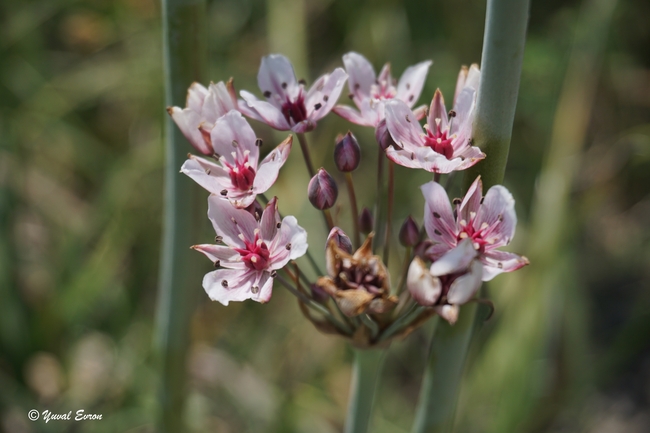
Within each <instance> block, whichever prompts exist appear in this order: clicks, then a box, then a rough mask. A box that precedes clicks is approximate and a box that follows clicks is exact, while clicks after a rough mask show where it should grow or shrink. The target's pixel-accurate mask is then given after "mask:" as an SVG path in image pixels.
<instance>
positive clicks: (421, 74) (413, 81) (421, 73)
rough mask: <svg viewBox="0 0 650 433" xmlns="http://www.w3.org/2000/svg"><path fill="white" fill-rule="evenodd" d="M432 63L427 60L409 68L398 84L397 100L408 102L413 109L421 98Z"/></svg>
mask: <svg viewBox="0 0 650 433" xmlns="http://www.w3.org/2000/svg"><path fill="white" fill-rule="evenodd" d="M431 63H433V62H432V61H431V60H427V61H424V62H420V63H418V64H417V65H413V66H409V67H408V68H406V70H405V71H404V73H403V74H402V77H401V78H400V79H399V83H398V84H397V98H399V99H401V100H402V101H404V102H406V104H407V105H408V106H409V107H413V105H415V103H416V102H417V100H418V98H419V97H420V93H421V92H422V87H423V86H424V81H425V80H426V78H427V73H428V72H429V67H430V66H431Z"/></svg>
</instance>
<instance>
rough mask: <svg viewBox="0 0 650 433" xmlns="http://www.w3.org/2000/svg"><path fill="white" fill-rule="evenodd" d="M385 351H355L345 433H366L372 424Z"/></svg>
mask: <svg viewBox="0 0 650 433" xmlns="http://www.w3.org/2000/svg"><path fill="white" fill-rule="evenodd" d="M385 354H386V352H385V351H384V350H377V349H371V350H361V349H354V364H353V367H352V385H351V386H350V401H349V402H348V418H347V419H346V420H345V429H344V432H345V433H366V432H367V431H368V426H369V424H370V415H371V413H372V405H373V402H374V399H375V391H376V389H377V381H378V379H379V374H380V372H381V368H382V365H383V363H384V356H385Z"/></svg>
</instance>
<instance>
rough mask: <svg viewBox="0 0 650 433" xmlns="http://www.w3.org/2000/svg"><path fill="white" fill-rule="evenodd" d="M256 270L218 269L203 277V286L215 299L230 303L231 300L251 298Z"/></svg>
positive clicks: (225, 303) (224, 303)
mask: <svg viewBox="0 0 650 433" xmlns="http://www.w3.org/2000/svg"><path fill="white" fill-rule="evenodd" d="M256 273H258V272H255V271H251V270H250V269H217V270H216V271H212V272H209V273H207V274H205V277H203V288H204V289H205V291H206V293H207V294H208V296H209V297H210V299H212V300H213V301H218V302H221V303H222V304H223V305H228V303H229V302H230V301H236V302H240V301H245V300H246V299H251V298H252V297H253V295H254V294H253V293H252V291H251V289H252V287H253V282H254V281H255V277H256V275H255V274H256Z"/></svg>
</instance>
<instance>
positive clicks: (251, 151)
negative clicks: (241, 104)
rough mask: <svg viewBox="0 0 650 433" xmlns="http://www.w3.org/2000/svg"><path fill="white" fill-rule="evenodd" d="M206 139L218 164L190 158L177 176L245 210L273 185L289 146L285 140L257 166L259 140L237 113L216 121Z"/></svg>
mask: <svg viewBox="0 0 650 433" xmlns="http://www.w3.org/2000/svg"><path fill="white" fill-rule="evenodd" d="M210 139H211V149H212V151H211V153H210V154H211V155H212V154H214V156H215V157H217V158H218V161H219V164H216V163H214V162H212V161H208V160H207V159H204V158H199V157H196V156H192V155H190V159H188V160H187V161H185V163H184V164H183V166H182V167H181V172H182V173H185V174H186V175H188V176H189V177H191V178H192V179H194V181H195V182H196V183H198V184H199V185H201V186H202V187H203V188H205V189H207V190H208V191H209V192H210V193H212V194H216V195H219V196H221V197H225V198H227V199H228V200H230V202H231V203H232V204H233V205H234V206H235V207H238V208H245V207H247V206H249V205H250V204H251V203H253V201H255V197H256V196H257V194H261V193H263V192H265V191H267V190H268V189H269V188H270V187H271V185H273V183H274V182H275V180H276V179H277V178H278V173H279V171H280V167H282V165H284V163H285V161H286V160H287V157H288V156H289V152H290V151H291V143H292V137H291V136H289V137H287V139H286V140H284V141H283V142H282V143H280V144H279V145H278V146H277V147H276V148H275V149H274V150H273V151H271V153H269V154H268V155H267V156H266V158H264V159H263V160H262V162H260V163H258V160H259V156H260V150H259V144H261V140H258V139H257V138H256V137H255V132H253V128H251V126H250V125H249V124H248V122H247V121H246V119H244V117H243V116H242V115H241V114H240V113H239V112H238V111H230V112H229V113H228V114H226V115H225V116H222V117H220V118H219V119H218V120H217V121H216V123H215V125H214V128H212V130H211V132H210Z"/></svg>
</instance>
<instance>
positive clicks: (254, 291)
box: [251, 286, 260, 295]
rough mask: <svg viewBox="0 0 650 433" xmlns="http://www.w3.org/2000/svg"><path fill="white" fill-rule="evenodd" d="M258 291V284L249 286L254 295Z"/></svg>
mask: <svg viewBox="0 0 650 433" xmlns="http://www.w3.org/2000/svg"><path fill="white" fill-rule="evenodd" d="M259 291H260V288H259V287H258V286H253V287H251V293H252V294H254V295H257V294H258V293H259Z"/></svg>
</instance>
